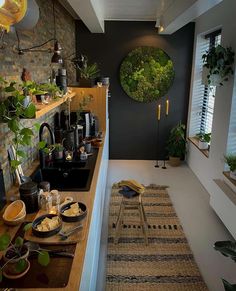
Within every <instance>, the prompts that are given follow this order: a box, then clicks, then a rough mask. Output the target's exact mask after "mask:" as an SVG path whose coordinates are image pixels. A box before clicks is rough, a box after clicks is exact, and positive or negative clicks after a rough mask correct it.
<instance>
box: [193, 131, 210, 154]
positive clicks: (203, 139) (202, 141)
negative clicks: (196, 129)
mask: <svg viewBox="0 0 236 291" xmlns="http://www.w3.org/2000/svg"><path fill="white" fill-rule="evenodd" d="M196 137H197V138H198V147H199V149H200V150H207V149H208V146H209V142H210V141H211V132H209V133H198V134H197V135H196Z"/></svg>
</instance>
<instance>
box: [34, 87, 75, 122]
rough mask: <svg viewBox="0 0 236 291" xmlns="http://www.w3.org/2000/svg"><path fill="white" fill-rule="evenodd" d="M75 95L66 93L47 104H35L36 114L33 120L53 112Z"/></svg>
mask: <svg viewBox="0 0 236 291" xmlns="http://www.w3.org/2000/svg"><path fill="white" fill-rule="evenodd" d="M75 95H76V93H75V92H72V93H68V94H66V95H64V96H63V97H62V98H60V99H58V100H55V101H51V102H50V103H49V104H36V114H35V118H36V119H37V118H40V117H41V116H43V115H45V114H46V113H48V112H49V111H51V110H53V109H54V108H57V107H58V106H60V105H61V104H63V103H65V102H66V101H67V99H68V98H73V97H74V96H75Z"/></svg>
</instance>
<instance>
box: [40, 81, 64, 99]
mask: <svg viewBox="0 0 236 291" xmlns="http://www.w3.org/2000/svg"><path fill="white" fill-rule="evenodd" d="M38 89H39V90H40V91H41V93H40V94H45V93H48V94H50V95H51V96H52V97H53V98H54V99H56V98H57V97H62V95H63V93H62V91H61V89H60V88H59V87H58V86H57V85H56V84H54V83H45V84H41V85H39V87H38Z"/></svg>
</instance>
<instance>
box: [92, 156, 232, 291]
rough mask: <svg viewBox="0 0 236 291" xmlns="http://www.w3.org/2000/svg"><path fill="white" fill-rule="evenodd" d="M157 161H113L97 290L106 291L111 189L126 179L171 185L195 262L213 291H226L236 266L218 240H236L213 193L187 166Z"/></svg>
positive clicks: (175, 205)
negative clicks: (219, 213) (215, 207)
mask: <svg viewBox="0 0 236 291" xmlns="http://www.w3.org/2000/svg"><path fill="white" fill-rule="evenodd" d="M154 165H155V162H154V161H133V160H132V161H127V160H126V161H125V160H111V161H110V162H109V170H108V180H107V199H106V202H105V203H106V206H105V210H107V211H105V213H104V219H103V231H102V248H101V253H100V262H99V275H98V282H97V291H103V290H104V283H105V269H104V266H105V265H106V263H105V261H104V260H105V258H106V250H107V221H108V205H109V195H110V193H111V186H112V184H113V183H114V182H118V181H120V180H122V179H129V178H132V179H135V180H137V181H139V182H140V183H143V184H145V185H148V184H150V183H155V184H160V185H168V186H170V188H169V189H168V192H169V194H170V197H171V199H172V202H173V204H174V207H175V210H176V212H177V215H178V217H179V218H180V221H181V223H182V226H183V228H184V232H185V235H186V237H187V239H188V241H189V244H190V247H191V249H192V251H193V253H194V257H195V260H196V262H197V264H198V266H199V268H200V271H201V273H202V276H203V277H204V280H205V282H206V284H207V285H208V288H209V290H210V291H223V290H224V289H223V287H222V283H221V279H220V278H225V279H226V280H228V281H230V282H234V283H236V276H235V272H236V264H235V263H233V262H232V261H231V260H229V259H227V258H225V257H223V256H222V255H221V254H219V253H218V252H216V251H215V250H214V249H213V244H214V242H215V241H217V240H227V239H232V238H231V236H230V234H229V233H228V231H227V230H226V228H225V227H224V225H223V224H222V223H221V221H220V219H219V218H218V216H217V215H216V214H215V212H214V211H213V210H212V209H211V207H210V205H209V194H208V193H207V192H206V190H205V189H204V188H203V186H202V185H201V183H200V182H199V180H198V179H197V178H196V176H195V175H194V174H193V172H192V171H191V170H190V169H189V168H188V166H187V165H185V164H183V165H182V166H181V167H178V168H171V167H169V166H168V165H167V169H166V170H163V169H161V168H155V167H154Z"/></svg>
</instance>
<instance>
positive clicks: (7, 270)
mask: <svg viewBox="0 0 236 291" xmlns="http://www.w3.org/2000/svg"><path fill="white" fill-rule="evenodd" d="M25 262H26V267H25V269H24V270H23V271H22V272H21V273H18V272H16V263H14V264H7V265H6V266H5V267H4V268H3V276H4V277H6V278H8V279H11V280H15V279H19V278H21V277H23V276H24V275H25V274H26V273H27V272H28V271H29V269H30V262H29V261H28V260H27V259H25Z"/></svg>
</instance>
